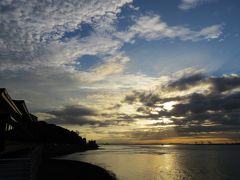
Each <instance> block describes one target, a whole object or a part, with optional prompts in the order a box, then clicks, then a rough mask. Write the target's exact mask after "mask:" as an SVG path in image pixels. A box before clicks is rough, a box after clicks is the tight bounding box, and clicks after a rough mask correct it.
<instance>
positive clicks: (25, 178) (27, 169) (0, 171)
mask: <svg viewBox="0 0 240 180" xmlns="http://www.w3.org/2000/svg"><path fill="white" fill-rule="evenodd" d="M31 167H32V164H31V159H30V158H15V159H14V158H11V159H0V180H31Z"/></svg>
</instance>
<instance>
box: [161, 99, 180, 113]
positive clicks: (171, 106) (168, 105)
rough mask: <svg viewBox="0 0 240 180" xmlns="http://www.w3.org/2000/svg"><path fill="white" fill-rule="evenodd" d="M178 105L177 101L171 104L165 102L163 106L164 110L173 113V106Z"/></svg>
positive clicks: (170, 102)
mask: <svg viewBox="0 0 240 180" xmlns="http://www.w3.org/2000/svg"><path fill="white" fill-rule="evenodd" d="M175 104H177V102H176V101H169V102H165V103H164V104H163V108H164V109H166V110H167V111H171V110H172V109H173V106H174V105H175Z"/></svg>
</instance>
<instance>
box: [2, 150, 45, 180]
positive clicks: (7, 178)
mask: <svg viewBox="0 0 240 180" xmlns="http://www.w3.org/2000/svg"><path fill="white" fill-rule="evenodd" d="M41 153H42V146H37V147H36V148H35V149H34V150H33V151H32V152H31V153H30V155H29V156H28V157H26V158H5V159H3V158H0V180H36V178H37V172H38V168H39V166H40V163H41Z"/></svg>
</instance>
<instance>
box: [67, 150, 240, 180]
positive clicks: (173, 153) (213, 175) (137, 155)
mask: <svg viewBox="0 0 240 180" xmlns="http://www.w3.org/2000/svg"><path fill="white" fill-rule="evenodd" d="M239 150H240V147H239V146H238V147H236V148H232V147H227V146H225V147H224V146H223V147H217V146H215V147H214V146H153V145H151V146H136V145H135V146H104V147H103V149H101V150H98V151H87V152H84V153H75V154H72V155H68V156H65V157H64V158H66V159H71V160H80V161H85V162H90V163H93V164H96V165H99V166H102V167H104V168H106V169H108V170H110V171H112V172H114V173H115V174H116V176H117V177H118V179H120V180H128V179H129V180H135V179H138V180H139V179H144V180H160V179H161V180H162V179H163V180H165V179H166V180H171V179H172V180H178V179H181V180H182V179H194V180H195V179H197V180H198V179H199V180H200V179H237V177H238V178H239V177H240V174H239V172H238V170H237V167H238V165H237V164H238V163H239V162H240V161H239V160H240V157H238V152H239Z"/></svg>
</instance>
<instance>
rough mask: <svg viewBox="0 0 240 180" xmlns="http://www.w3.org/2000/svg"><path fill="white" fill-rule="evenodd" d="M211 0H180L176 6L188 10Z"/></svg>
mask: <svg viewBox="0 0 240 180" xmlns="http://www.w3.org/2000/svg"><path fill="white" fill-rule="evenodd" d="M212 1H213V0H182V1H181V4H180V5H179V6H178V7H179V9H181V10H189V9H193V8H196V7H197V6H200V5H202V4H205V3H208V2H212Z"/></svg>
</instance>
